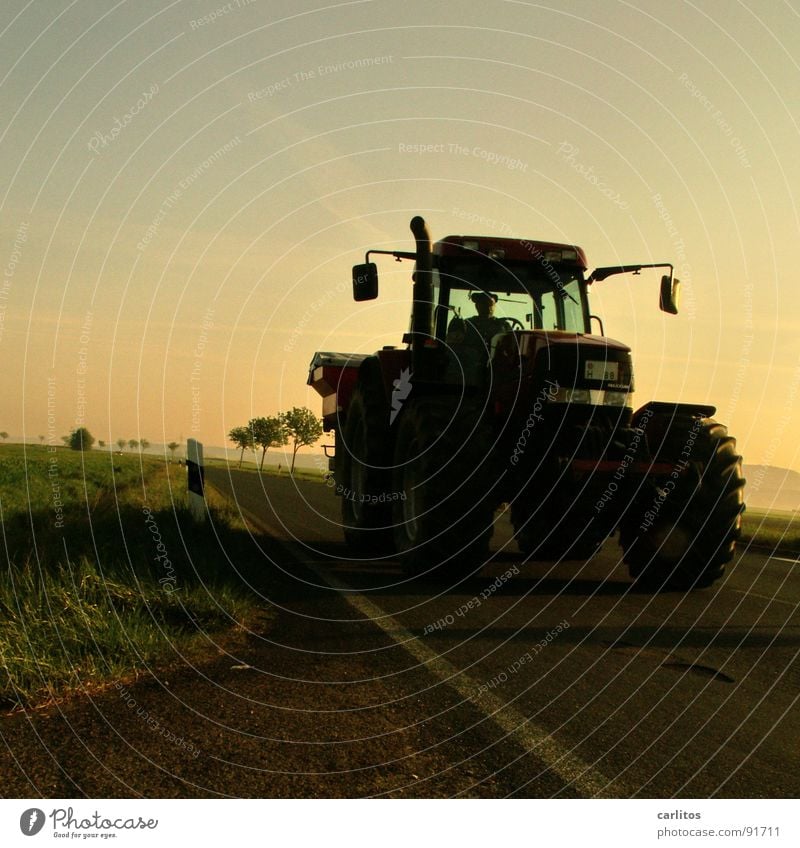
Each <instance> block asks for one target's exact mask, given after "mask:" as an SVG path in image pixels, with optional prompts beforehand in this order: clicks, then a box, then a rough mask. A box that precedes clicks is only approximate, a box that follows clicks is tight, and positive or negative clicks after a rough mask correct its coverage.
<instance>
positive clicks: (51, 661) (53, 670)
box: [0, 445, 268, 707]
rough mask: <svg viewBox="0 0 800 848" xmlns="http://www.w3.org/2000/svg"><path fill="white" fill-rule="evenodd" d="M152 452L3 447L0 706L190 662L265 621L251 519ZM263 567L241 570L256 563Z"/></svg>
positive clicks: (30, 701)
mask: <svg viewBox="0 0 800 848" xmlns="http://www.w3.org/2000/svg"><path fill="white" fill-rule="evenodd" d="M208 507H209V520H208V521H207V522H205V523H202V524H199V525H198V524H196V523H195V522H194V521H193V519H192V518H191V516H190V514H189V510H188V506H187V496H186V481H185V468H182V467H179V466H177V465H171V464H167V463H165V462H164V461H163V460H162V459H158V458H155V457H140V456H135V455H127V456H121V455H115V454H112V453H110V452H101V451H91V452H87V453H85V454H81V453H80V452H75V451H71V450H68V449H62V448H58V449H56V450H53V449H50V448H48V447H31V446H21V445H20V446H17V445H9V446H2V447H0V525H1V527H2V551H3V556H4V560H5V567H4V569H3V573H2V575H0V704H1V705H3V706H4V707H13V706H29V705H32V704H36V703H39V702H42V701H46V700H50V699H52V698H56V697H60V696H63V695H65V694H68V693H69V692H72V691H85V690H90V689H93V688H96V687H98V686H102V685H104V684H105V683H107V682H108V681H110V680H112V679H118V678H120V677H130V676H131V675H134V674H136V673H137V672H139V671H141V670H143V669H145V668H147V667H149V666H151V665H155V664H157V665H160V666H161V665H171V664H173V663H174V664H185V662H186V661H187V660H188V659H190V658H191V659H192V660H195V659H199V658H201V656H202V655H204V654H208V653H209V648H210V647H211V648H212V650H213V648H214V646H219V645H220V642H221V641H222V642H226V640H230V639H235V638H236V636H237V634H238V635H239V636H241V634H243V633H246V631H247V630H249V629H253V628H258V629H260V628H262V627H264V626H267V624H268V620H267V619H268V613H267V612H265V610H264V603H263V601H262V600H261V599H260V598H259V597H258V595H257V593H256V592H254V591H253V590H252V589H250V588H249V586H250V585H252V583H253V582H254V580H256V579H257V574H255V573H247V571H246V570H245V571H243V570H242V564H243V563H254V564H255V563H258V562H259V557H258V555H257V548H256V546H255V543H254V542H253V540H252V538H251V536H250V534H249V532H248V531H247V529H246V527H245V526H244V525H243V524H242V522H241V520H240V519H239V518H238V516H237V515H236V514H235V513H234V512H233V511H232V510H230V509H229V508H228V507H227V505H226V504H225V502H224V501H222V500H221V499H215V498H214V496H213V493H210V494H209V500H208ZM255 567H256V566H255V565H250V566H245V568H249V569H250V570H251V572H252V571H253V570H254V568H255Z"/></svg>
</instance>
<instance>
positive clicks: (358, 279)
mask: <svg viewBox="0 0 800 848" xmlns="http://www.w3.org/2000/svg"><path fill="white" fill-rule="evenodd" d="M377 296H378V266H377V265H376V264H375V263H374V262H367V263H366V264H365V265H353V300H358V301H360V300H375V298H376V297H377Z"/></svg>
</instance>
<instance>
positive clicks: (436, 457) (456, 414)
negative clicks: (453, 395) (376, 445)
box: [392, 399, 494, 580]
mask: <svg viewBox="0 0 800 848" xmlns="http://www.w3.org/2000/svg"><path fill="white" fill-rule="evenodd" d="M491 447H492V442H491V429H490V427H489V426H488V424H487V423H486V422H485V420H484V417H483V415H482V409H481V408H480V407H479V406H477V405H475V406H466V405H465V404H463V403H461V404H459V403H457V402H450V401H448V400H444V401H437V400H428V399H425V400H417V401H413V402H412V403H410V404H407V406H406V408H405V409H404V410H403V412H402V416H401V420H400V426H399V429H398V433H397V442H396V446H395V456H394V474H393V489H394V492H393V493H392V497H393V498H394V497H395V495H396V496H397V499H396V500H393V524H394V543H395V548H396V550H397V552H398V554H399V556H400V559H401V562H402V565H403V569H404V571H405V573H406V574H407V575H408V576H424V577H428V578H437V579H446V580H450V579H456V578H458V577H463V576H465V575H466V574H468V573H469V572H470V571H472V570H474V569H475V568H476V567H479V566H480V565H481V564H482V562H483V561H484V560H485V558H486V556H487V553H488V542H489V539H490V537H491V535H492V530H493V518H494V509H493V502H492V495H491V489H492V482H493V480H492V474H491V464H492V461H491Z"/></svg>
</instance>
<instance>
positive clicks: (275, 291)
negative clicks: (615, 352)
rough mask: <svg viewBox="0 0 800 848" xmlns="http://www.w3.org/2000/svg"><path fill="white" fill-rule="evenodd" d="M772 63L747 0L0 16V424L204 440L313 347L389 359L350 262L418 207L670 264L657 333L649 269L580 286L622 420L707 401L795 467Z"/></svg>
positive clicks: (796, 379) (784, 165) (791, 136)
mask: <svg viewBox="0 0 800 848" xmlns="http://www.w3.org/2000/svg"><path fill="white" fill-rule="evenodd" d="M798 57H800V4H798V3H797V2H794V3H787V2H784V3H781V2H778V1H777V0H774V2H773V0H764V2H752V0H750V2H744V3H737V2H731V0H725V2H723V1H722V0H720V1H719V2H716V1H715V0H714V1H712V2H699V3H689V2H679V1H678V0H676V2H671V3H664V2H663V0H654V1H653V2H651V1H650V0H646V2H637V3H626V2H615V0H608V2H604V3H589V2H558V3H541V4H540V3H532V2H519V0H487V2H484V3H480V4H478V3H475V4H469V5H468V4H461V3H455V2H436V0H434V2H431V0H427V1H426V2H419V0H406V2H403V3H397V2H394V1H393V0H357V2H345V3H332V4H324V3H322V2H320V0H315V2H304V0H294V2H291V3H290V2H288V0H286V2H274V1H273V0H270V2H267V0H250V2H247V0H238V2H237V0H232V2H229V3H222V2H205V0H197V2H194V1H193V2H187V0H184V2H180V1H179V2H173V3H169V2H167V0H160V1H159V2H147V0H139V2H103V0H94V1H93V2H88V1H87V0H75V2H68V1H67V0H47V2H43V0H40V1H39V2H29V3H26V2H23V1H22V0H4V2H3V4H2V6H0V80H1V81H2V82H1V83H0V115H2V119H0V155H1V156H2V159H1V160H0V161H2V162H3V168H2V176H0V210H1V211H0V227H1V229H0V234H1V236H2V243H1V245H0V265H1V266H2V269H1V270H0V356H1V357H2V369H0V397H1V398H2V404H1V405H0V410H2V411H0V428H2V429H4V430H6V431H8V432H9V433H11V434H12V436H14V437H23V436H24V437H25V438H26V439H29V440H36V438H37V437H38V435H39V434H41V435H44V436H45V437H46V438H51V437H53V438H55V440H59V438H60V436H61V435H62V434H64V433H67V432H69V431H70V430H72V429H74V428H75V426H76V424H81V423H83V424H85V425H86V426H88V427H89V429H90V430H91V431H92V432H93V433H94V435H95V436H96V437H97V438H101V439H107V440H116V439H117V438H119V437H124V438H126V439H128V438H139V437H142V436H144V437H146V438H148V439H149V440H150V441H151V442H167V441H170V440H172V439H175V440H178V439H179V437H183V438H184V439H185V438H186V437H188V436H195V437H196V438H199V439H201V440H202V441H205V442H207V443H209V444H223V443H224V442H225V440H226V439H225V434H226V433H227V431H228V430H230V428H231V427H233V426H236V425H239V424H242V423H245V422H246V421H247V420H248V419H249V418H250V417H252V416H254V415H269V414H274V413H275V412H277V411H279V410H282V409H286V408H288V407H291V406H294V405H307V406H310V407H311V408H313V409H314V410H316V411H319V410H320V403H319V398H318V396H317V395H316V394H315V393H314V392H313V390H311V389H308V388H307V387H306V385H305V380H306V375H307V368H308V363H309V360H310V359H311V356H312V354H313V353H314V351H315V350H339V351H348V352H349V351H358V352H371V351H373V350H375V349H377V348H378V347H380V346H381V345H384V344H399V342H400V336H401V334H402V332H403V331H404V329H405V328H406V325H407V320H408V318H407V316H408V312H409V309H410V298H411V286H410V278H409V265H408V264H405V265H403V266H402V267H401V266H399V265H394V264H393V263H392V262H391V260H388V261H385V262H383V263H381V287H382V293H381V297H380V299H379V300H377V301H374V302H371V303H366V304H354V303H353V302H352V299H351V294H350V267H351V265H352V264H354V263H355V262H359V261H362V257H363V254H364V251H365V250H366V249H367V248H370V247H372V248H400V249H409V247H410V243H409V239H410V233H409V230H408V222H409V220H410V218H411V217H412V216H413V215H415V214H422V215H423V216H424V217H425V218H426V219H427V220H428V223H429V227H430V230H431V233H432V235H433V237H434V238H441V237H443V236H445V235H447V234H451V233H472V234H482V233H485V234H491V233H497V234H498V235H499V234H501V233H506V234H507V233H509V232H510V233H511V234H513V235H515V236H519V237H523V238H533V239H543V240H546V239H549V240H553V241H563V242H569V243H576V244H579V245H581V246H582V247H583V248H584V249H585V250H586V252H587V255H588V257H589V262H590V265H591V266H592V267H594V266H597V265H610V264H617V263H621V262H643V263H645V262H659V261H672V262H674V264H675V265H676V274H677V276H679V277H680V278H681V280H682V282H683V295H682V298H683V300H682V310H681V314H679V315H678V316H668V315H664V314H662V313H660V312H659V311H658V308H657V298H658V279H659V276H658V273H657V272H649V273H643V274H642V275H641V276H640V277H614V278H610V279H609V280H607V281H605V282H604V283H599V284H597V285H596V286H595V287H594V288H593V292H592V295H593V298H594V300H593V308H594V311H595V312H598V313H599V314H601V315H602V316H603V318H604V321H605V329H606V332H607V334H608V335H610V336H612V337H615V338H617V339H620V340H622V341H625V342H626V343H628V344H629V345H631V347H632V349H633V355H634V364H635V370H636V380H637V401H638V402H639V403H644V402H645V401H647V400H650V399H657V400H682V401H693V402H703V403H713V404H714V405H716V406H717V408H718V414H717V418H718V419H719V420H720V421H722V422H723V423H726V424H728V425H729V428H730V430H731V432H732V433H733V434H734V435H735V436H737V438H738V440H739V446H740V449H741V451H742V453H743V454H744V456H745V461H746V462H748V463H751V464H752V463H759V464H760V463H766V464H773V465H783V466H787V467H791V468H794V469H796V470H800V455H798V449H797V440H796V439H795V438H794V435H795V434H796V433H797V432H798V431H799V430H800V413H798V405H799V404H800V398H799V397H798V385H799V384H800V345H798V336H799V335H800V332H799V331H800V315H799V314H798V297H797V294H796V285H797V284H796V282H795V280H794V278H793V276H794V272H793V271H792V267H793V265H792V262H793V256H794V254H793V253H792V251H793V250H794V248H795V246H796V245H797V242H798V238H799V237H800V226H798V209H797V202H796V201H797V197H796V192H797V189H798V187H800V144H799V143H798V142H799V141H800V137H799V136H800V133H799V132H798V118H799V115H798V113H799V112H800V109H799V108H798V103H800V100H799V99H798V96H797V93H798V91H800V68H799V67H798ZM413 145H423V146H424V145H434V148H433V149H431V150H429V151H428V152H419V153H416V152H412V151H411V149H410V148H411V147H412V146H413ZM193 406H194V413H193ZM48 415H49V416H50V417H49V421H48Z"/></svg>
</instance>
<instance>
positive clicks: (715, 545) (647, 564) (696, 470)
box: [620, 418, 745, 591]
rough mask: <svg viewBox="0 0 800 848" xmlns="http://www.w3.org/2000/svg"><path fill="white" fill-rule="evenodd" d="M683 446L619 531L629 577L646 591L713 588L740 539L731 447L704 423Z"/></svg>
mask: <svg viewBox="0 0 800 848" xmlns="http://www.w3.org/2000/svg"><path fill="white" fill-rule="evenodd" d="M676 441H678V440H677V439H673V442H676ZM680 442H681V444H682V445H683V446H684V447H683V449H682V451H681V454H680V455H679V456H673V457H672V458H671V461H672V462H673V463H674V468H675V472H673V475H671V477H670V479H669V480H666V481H664V482H663V484H662V485H661V486H659V487H656V488H655V491H652V492H651V493H650V495H651V496H650V497H649V498H648V500H647V501H642V500H641V499H640V500H639V502H638V506H637V507H636V508H632V509H631V510H629V512H628V514H627V516H626V518H625V519H624V520H623V522H622V525H621V527H620V544H621V545H622V549H623V552H624V559H625V562H626V563H627V565H628V570H629V572H630V575H631V577H633V578H634V579H635V580H636V581H637V582H638V583H639V584H640V585H643V586H644V587H645V588H647V589H649V590H655V591H658V590H663V589H677V590H681V591H686V590H689V589H700V588H704V587H707V586H710V585H711V584H712V583H714V581H715V580H718V579H719V578H720V577H722V575H723V574H724V573H725V565H726V564H727V563H728V562H730V560H731V559H733V555H734V552H735V548H736V540H737V539H738V537H739V533H740V527H741V516H742V512H743V511H744V483H745V481H744V477H743V476H742V458H741V456H739V454H738V453H737V452H736V440H735V439H734V438H733V437H732V436H729V435H728V431H727V428H726V427H724V426H723V425H722V424H719V423H718V422H717V421H714V419H712V418H705V419H695V421H694V422H693V423H691V427H687V428H686V430H685V435H684V437H683V438H682V439H681V440H680ZM682 457H685V458H682Z"/></svg>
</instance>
